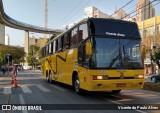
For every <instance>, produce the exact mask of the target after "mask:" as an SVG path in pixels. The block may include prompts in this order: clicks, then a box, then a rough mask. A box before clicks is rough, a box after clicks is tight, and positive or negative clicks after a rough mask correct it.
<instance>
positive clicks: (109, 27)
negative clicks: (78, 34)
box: [90, 20, 140, 38]
mask: <svg viewBox="0 0 160 113" xmlns="http://www.w3.org/2000/svg"><path fill="white" fill-rule="evenodd" d="M90 29H91V35H101V36H102V35H106V36H121V37H125V38H129V37H132V38H140V34H139V31H138V27H137V24H135V23H131V22H127V21H126V22H119V21H115V20H110V21H109V20H108V21H106V20H91V21H90Z"/></svg>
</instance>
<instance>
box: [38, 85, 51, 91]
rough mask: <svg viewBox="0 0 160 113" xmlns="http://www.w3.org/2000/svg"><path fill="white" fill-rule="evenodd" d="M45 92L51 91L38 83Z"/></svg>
mask: <svg viewBox="0 0 160 113" xmlns="http://www.w3.org/2000/svg"><path fill="white" fill-rule="evenodd" d="M36 86H37V87H38V88H39V89H40V90H41V91H43V92H51V91H50V90H49V89H47V88H45V87H43V86H42V85H36Z"/></svg>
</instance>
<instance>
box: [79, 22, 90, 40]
mask: <svg viewBox="0 0 160 113" xmlns="http://www.w3.org/2000/svg"><path fill="white" fill-rule="evenodd" d="M86 38H88V27H87V24H86V23H85V24H81V25H80V26H79V39H78V42H81V41H82V40H84V39H86Z"/></svg>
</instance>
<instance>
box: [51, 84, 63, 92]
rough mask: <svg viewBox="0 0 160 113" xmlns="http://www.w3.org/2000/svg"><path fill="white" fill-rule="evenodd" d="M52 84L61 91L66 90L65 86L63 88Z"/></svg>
mask: <svg viewBox="0 0 160 113" xmlns="http://www.w3.org/2000/svg"><path fill="white" fill-rule="evenodd" d="M50 86H51V87H53V88H56V89H58V90H60V91H66V89H63V88H61V87H59V86H55V85H50Z"/></svg>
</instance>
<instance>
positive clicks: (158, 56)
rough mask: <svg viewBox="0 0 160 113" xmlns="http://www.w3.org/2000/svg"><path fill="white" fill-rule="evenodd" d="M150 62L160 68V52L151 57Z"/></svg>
mask: <svg viewBox="0 0 160 113" xmlns="http://www.w3.org/2000/svg"><path fill="white" fill-rule="evenodd" d="M151 60H153V61H154V62H156V64H157V65H158V67H159V68H160V62H159V61H160V50H159V51H157V52H155V54H154V55H152V56H151Z"/></svg>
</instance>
